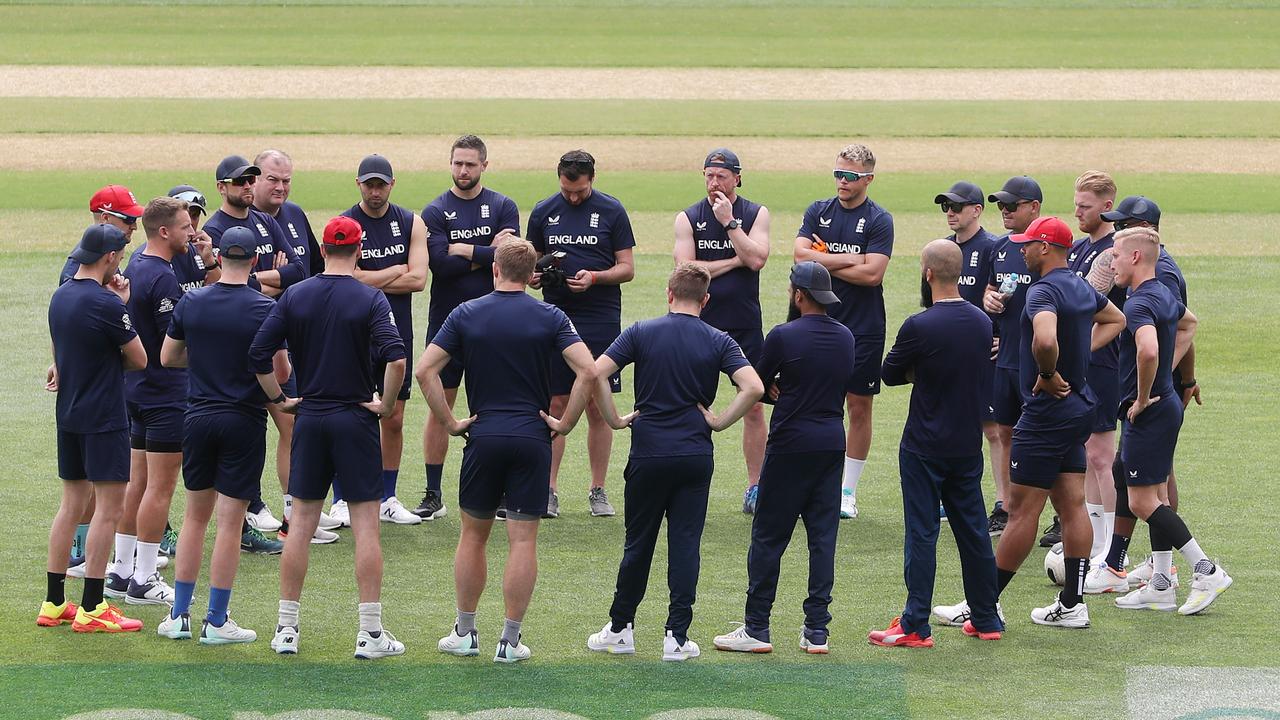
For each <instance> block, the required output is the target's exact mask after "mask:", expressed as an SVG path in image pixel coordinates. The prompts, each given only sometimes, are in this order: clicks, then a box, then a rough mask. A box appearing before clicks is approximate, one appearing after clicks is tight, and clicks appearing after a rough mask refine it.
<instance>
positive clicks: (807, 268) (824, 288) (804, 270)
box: [791, 260, 840, 305]
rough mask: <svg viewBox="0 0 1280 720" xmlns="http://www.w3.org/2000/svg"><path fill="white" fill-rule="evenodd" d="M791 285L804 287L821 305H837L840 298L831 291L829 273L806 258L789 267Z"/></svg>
mask: <svg viewBox="0 0 1280 720" xmlns="http://www.w3.org/2000/svg"><path fill="white" fill-rule="evenodd" d="M791 287H794V288H804V289H805V290H808V291H809V295H811V296H812V297H813V299H814V300H817V301H818V302H820V303H822V304H823V305H839V304H840V298H838V297H836V294H835V293H833V292H831V273H829V272H827V269H826V268H824V267H822V265H820V264H819V263H816V262H814V261H812V260H806V261H804V262H802V263H796V264H795V266H794V267H792V268H791Z"/></svg>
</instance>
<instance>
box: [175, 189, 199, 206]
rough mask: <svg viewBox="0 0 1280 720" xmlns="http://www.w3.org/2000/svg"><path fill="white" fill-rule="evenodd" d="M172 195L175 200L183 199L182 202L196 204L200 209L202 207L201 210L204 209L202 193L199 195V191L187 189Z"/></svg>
mask: <svg viewBox="0 0 1280 720" xmlns="http://www.w3.org/2000/svg"><path fill="white" fill-rule="evenodd" d="M173 197H174V199H175V200H181V201H183V202H185V203H188V204H190V205H196V206H198V207H199V208H200V209H202V210H203V209H204V207H205V200H204V195H201V194H200V193H198V192H196V191H195V190H188V191H186V192H180V193H178V194H177V195H174V196H173Z"/></svg>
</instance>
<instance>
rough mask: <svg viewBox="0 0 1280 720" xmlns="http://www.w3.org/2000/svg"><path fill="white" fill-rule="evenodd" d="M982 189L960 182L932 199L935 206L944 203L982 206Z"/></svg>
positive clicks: (969, 183)
mask: <svg viewBox="0 0 1280 720" xmlns="http://www.w3.org/2000/svg"><path fill="white" fill-rule="evenodd" d="M982 197H983V195H982V188H980V187H978V186H977V185H974V184H973V183H971V182H965V181H963V180H961V181H960V182H958V183H956V184H955V185H952V186H951V188H950V189H949V190H947V191H946V192H944V193H942V194H941V195H937V196H935V197H934V198H933V202H934V203H935V204H938V205H941V204H942V203H944V202H953V203H964V204H965V205H982V204H983V203H984V202H986V201H984V200H983V199H982Z"/></svg>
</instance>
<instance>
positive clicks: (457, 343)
mask: <svg viewBox="0 0 1280 720" xmlns="http://www.w3.org/2000/svg"><path fill="white" fill-rule="evenodd" d="M463 312H465V310H463V306H462V305H459V306H458V307H456V308H454V309H453V310H451V311H450V312H449V316H448V317H446V318H445V319H444V324H443V325H441V326H440V329H439V330H437V331H436V334H435V335H434V336H432V338H431V344H432V345H435V346H436V347H438V348H440V349H441V350H443V351H445V352H447V353H449V355H450V357H455V358H461V357H462V336H461V335H460V334H459V333H458V324H459V323H460V322H462V321H461V320H459V319H458V317H459V316H460V315H461V314H462V313H463Z"/></svg>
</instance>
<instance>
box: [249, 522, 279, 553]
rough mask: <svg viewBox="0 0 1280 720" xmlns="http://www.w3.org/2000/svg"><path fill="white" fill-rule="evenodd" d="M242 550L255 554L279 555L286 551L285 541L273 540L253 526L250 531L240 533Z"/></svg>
mask: <svg viewBox="0 0 1280 720" xmlns="http://www.w3.org/2000/svg"><path fill="white" fill-rule="evenodd" d="M240 552H247V553H254V554H255V555H279V554H280V553H282V552H284V543H282V542H280V541H279V540H272V539H270V538H268V537H267V536H266V535H263V534H262V532H261V531H259V530H256V529H254V528H252V527H250V528H249V532H246V533H241V535H240Z"/></svg>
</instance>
